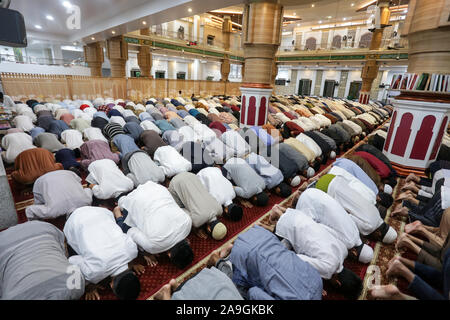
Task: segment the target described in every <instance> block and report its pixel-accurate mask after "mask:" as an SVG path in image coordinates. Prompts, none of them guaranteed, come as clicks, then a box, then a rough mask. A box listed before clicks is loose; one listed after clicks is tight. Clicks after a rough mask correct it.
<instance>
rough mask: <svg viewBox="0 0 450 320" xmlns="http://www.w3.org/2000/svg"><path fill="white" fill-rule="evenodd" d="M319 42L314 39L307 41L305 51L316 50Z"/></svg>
mask: <svg viewBox="0 0 450 320" xmlns="http://www.w3.org/2000/svg"><path fill="white" fill-rule="evenodd" d="M316 44H317V40H316V38H314V37H311V38H308V39H306V43H305V50H316Z"/></svg>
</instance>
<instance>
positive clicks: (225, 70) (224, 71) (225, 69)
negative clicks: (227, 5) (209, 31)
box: [220, 16, 232, 81]
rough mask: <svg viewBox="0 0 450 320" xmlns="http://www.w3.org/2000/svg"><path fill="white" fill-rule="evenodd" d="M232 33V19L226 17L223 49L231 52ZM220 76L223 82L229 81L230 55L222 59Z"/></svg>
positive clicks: (223, 27)
mask: <svg viewBox="0 0 450 320" xmlns="http://www.w3.org/2000/svg"><path fill="white" fill-rule="evenodd" d="M231 31H232V25H231V19H230V17H229V16H225V17H224V20H223V23H222V38H223V48H224V50H225V51H230V41H231ZM220 74H221V76H222V78H221V81H228V75H229V74H230V58H229V55H228V54H225V57H224V58H223V59H222V65H221V66H220Z"/></svg>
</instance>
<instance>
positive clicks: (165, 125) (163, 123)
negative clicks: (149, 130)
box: [155, 120, 176, 133]
mask: <svg viewBox="0 0 450 320" xmlns="http://www.w3.org/2000/svg"><path fill="white" fill-rule="evenodd" d="M155 124H156V125H157V126H158V128H159V129H160V130H161V132H162V133H164V132H166V131H168V130H176V129H175V127H174V126H173V125H171V124H170V123H169V121H167V120H156V121H155Z"/></svg>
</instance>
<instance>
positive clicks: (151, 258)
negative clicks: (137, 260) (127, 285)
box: [144, 254, 158, 268]
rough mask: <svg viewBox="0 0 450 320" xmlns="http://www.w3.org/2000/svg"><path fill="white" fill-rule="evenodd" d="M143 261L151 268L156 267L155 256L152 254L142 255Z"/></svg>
mask: <svg viewBox="0 0 450 320" xmlns="http://www.w3.org/2000/svg"><path fill="white" fill-rule="evenodd" d="M144 260H145V262H147V265H148V266H150V267H152V268H153V267H156V266H157V265H158V260H157V259H156V256H155V255H153V254H146V255H144Z"/></svg>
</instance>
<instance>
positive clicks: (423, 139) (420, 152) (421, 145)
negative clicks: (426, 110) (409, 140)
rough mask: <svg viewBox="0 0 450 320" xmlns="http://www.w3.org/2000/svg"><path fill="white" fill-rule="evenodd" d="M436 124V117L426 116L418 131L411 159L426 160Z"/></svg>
mask: <svg viewBox="0 0 450 320" xmlns="http://www.w3.org/2000/svg"><path fill="white" fill-rule="evenodd" d="M435 123H436V117H435V116H432V115H429V116H426V117H425V118H424V119H423V121H422V124H421V126H420V129H419V131H417V135H416V141H414V146H413V148H412V151H411V159H415V160H424V159H425V156H426V155H427V151H428V148H429V146H430V141H431V138H432V137H433V128H434V124H435Z"/></svg>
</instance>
